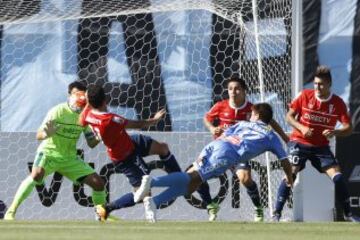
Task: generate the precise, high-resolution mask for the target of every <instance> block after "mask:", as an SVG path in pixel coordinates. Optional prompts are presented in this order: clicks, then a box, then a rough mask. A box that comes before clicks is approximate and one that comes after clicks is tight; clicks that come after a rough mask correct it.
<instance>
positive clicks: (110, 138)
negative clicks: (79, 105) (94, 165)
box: [80, 108, 135, 162]
mask: <svg viewBox="0 0 360 240" xmlns="http://www.w3.org/2000/svg"><path fill="white" fill-rule="evenodd" d="M80 121H81V123H82V124H83V125H89V126H90V127H91V128H92V129H93V131H94V132H95V134H97V135H98V137H100V138H101V140H102V141H103V143H104V144H105V146H106V147H107V153H108V155H109V157H110V159H111V160H112V161H114V162H119V161H123V160H125V159H126V157H127V156H129V155H130V154H131V153H132V152H133V151H134V149H135V146H134V144H133V142H132V141H131V138H130V137H129V135H128V134H127V132H126V130H125V126H126V124H127V120H126V119H125V118H123V117H121V116H119V115H116V114H113V113H108V112H96V111H94V110H92V109H90V108H86V109H84V111H83V113H82V115H81V120H80Z"/></svg>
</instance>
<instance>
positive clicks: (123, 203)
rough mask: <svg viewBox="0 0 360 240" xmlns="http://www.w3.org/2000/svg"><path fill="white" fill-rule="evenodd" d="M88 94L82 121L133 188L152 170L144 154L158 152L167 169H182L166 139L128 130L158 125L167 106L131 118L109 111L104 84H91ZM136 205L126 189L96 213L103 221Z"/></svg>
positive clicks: (174, 170)
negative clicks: (146, 116) (140, 117)
mask: <svg viewBox="0 0 360 240" xmlns="http://www.w3.org/2000/svg"><path fill="white" fill-rule="evenodd" d="M86 97H87V101H88V105H87V106H86V107H85V109H84V110H83V112H82V113H81V116H80V123H81V125H83V126H85V125H89V126H90V127H91V128H92V129H93V131H94V132H95V133H96V135H97V137H98V138H99V139H101V140H102V141H103V143H104V144H105V146H106V147H107V153H108V155H109V157H110V159H111V161H112V162H113V163H114V165H115V170H116V171H117V172H120V173H123V174H125V175H126V177H127V178H128V180H129V182H130V184H131V185H132V186H133V188H134V190H136V189H137V187H139V186H140V184H141V179H142V176H144V175H148V174H149V173H150V170H149V168H148V166H147V165H146V163H145V162H144V160H143V157H145V156H148V155H154V154H157V155H159V156H160V158H161V160H162V161H163V163H164V166H165V169H166V170H167V171H168V172H176V171H181V169H180V167H179V165H178V163H177V161H176V159H175V157H174V155H172V154H171V153H170V151H169V148H168V146H167V144H166V143H159V142H157V141H156V140H154V139H152V138H150V137H149V136H145V135H141V134H137V135H132V136H129V135H128V133H127V132H126V129H129V128H132V129H140V128H146V127H149V126H152V125H155V124H156V123H158V122H159V121H160V120H161V119H162V118H163V117H164V115H165V113H166V112H165V110H160V111H158V112H157V113H156V114H155V116H154V117H153V118H150V119H147V120H129V119H125V118H123V117H121V116H119V115H116V114H113V113H110V112H107V106H106V96H105V92H104V89H103V88H102V87H100V86H96V85H91V86H89V88H88V90H87V91H86ZM133 205H135V202H134V195H133V193H127V194H125V195H123V196H122V197H120V198H119V199H117V200H115V201H114V202H111V203H109V204H106V205H105V206H99V207H97V213H98V215H99V217H100V220H101V221H104V220H106V218H107V217H108V215H109V213H110V212H111V211H113V210H115V209H120V208H125V207H130V206H133Z"/></svg>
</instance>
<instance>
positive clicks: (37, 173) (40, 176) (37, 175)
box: [30, 168, 45, 183]
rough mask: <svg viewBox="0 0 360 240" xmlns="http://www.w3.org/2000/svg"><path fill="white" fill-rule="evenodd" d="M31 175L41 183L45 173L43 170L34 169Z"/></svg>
mask: <svg viewBox="0 0 360 240" xmlns="http://www.w3.org/2000/svg"><path fill="white" fill-rule="evenodd" d="M30 175H31V177H32V178H33V179H34V181H35V182H38V183H41V182H42V180H43V178H44V175H45V171H44V169H42V168H33V169H32V171H31V174H30Z"/></svg>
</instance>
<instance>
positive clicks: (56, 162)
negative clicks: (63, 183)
mask: <svg viewBox="0 0 360 240" xmlns="http://www.w3.org/2000/svg"><path fill="white" fill-rule="evenodd" d="M33 167H41V168H43V169H44V170H45V175H44V178H45V177H46V176H48V175H50V174H52V173H54V172H58V173H60V174H61V175H63V176H64V177H67V178H68V179H70V180H71V181H72V182H74V183H76V184H79V182H78V179H80V178H84V177H85V176H88V175H90V174H93V173H95V170H94V169H93V168H92V167H90V165H89V164H87V163H86V162H84V161H83V160H82V159H81V158H80V157H78V156H74V157H68V156H67V157H58V156H56V157H55V156H52V155H49V154H46V153H43V152H38V153H37V154H36V156H35V161H34V164H33Z"/></svg>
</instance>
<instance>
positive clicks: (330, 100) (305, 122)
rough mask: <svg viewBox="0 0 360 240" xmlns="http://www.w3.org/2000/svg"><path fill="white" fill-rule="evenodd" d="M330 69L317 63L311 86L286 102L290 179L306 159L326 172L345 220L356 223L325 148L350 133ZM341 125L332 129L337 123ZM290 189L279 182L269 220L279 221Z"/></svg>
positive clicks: (341, 180)
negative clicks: (290, 132) (287, 107)
mask: <svg viewBox="0 0 360 240" xmlns="http://www.w3.org/2000/svg"><path fill="white" fill-rule="evenodd" d="M331 83H332V78H331V72H330V69H329V68H328V67H326V66H318V67H317V69H316V72H315V77H314V89H305V90H303V91H302V92H301V93H300V94H299V95H298V96H297V97H296V98H295V99H294V100H293V101H292V102H291V104H290V109H289V112H288V113H287V115H286V120H287V122H288V123H289V124H290V125H291V126H292V127H293V128H294V130H293V132H292V134H291V136H290V142H289V143H288V147H289V159H290V161H291V163H292V166H293V167H292V168H293V178H295V177H296V174H297V173H298V172H299V171H301V170H303V169H304V168H305V166H306V161H307V160H309V161H310V162H311V164H312V165H313V166H314V167H315V168H316V170H318V171H319V172H320V173H326V174H327V175H328V176H329V177H330V178H331V179H332V181H333V182H334V184H335V197H336V199H337V200H338V201H339V202H340V203H341V204H342V206H343V209H344V217H345V220H347V221H353V222H357V221H359V219H358V217H356V216H353V215H352V214H351V211H350V202H349V192H348V189H347V186H346V182H345V179H344V177H343V175H342V173H341V171H340V167H339V163H338V161H337V160H336V159H335V157H334V154H333V153H332V152H331V150H330V147H329V139H330V138H332V137H343V136H347V135H349V134H350V133H351V132H352V125H351V121H350V117H349V114H348V111H347V108H346V105H345V103H344V101H343V100H342V99H341V98H340V97H338V96H337V95H335V94H333V93H331V89H330V88H331ZM338 121H339V122H340V123H342V127H341V128H339V129H335V126H336V124H337V122H338ZM289 195H290V188H289V187H288V186H287V185H286V183H285V182H284V181H283V182H282V183H281V184H280V186H279V189H278V196H277V201H276V206H275V211H274V214H273V220H274V221H279V220H280V217H281V212H282V210H283V207H284V205H285V202H286V200H287V199H288V197H289Z"/></svg>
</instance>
